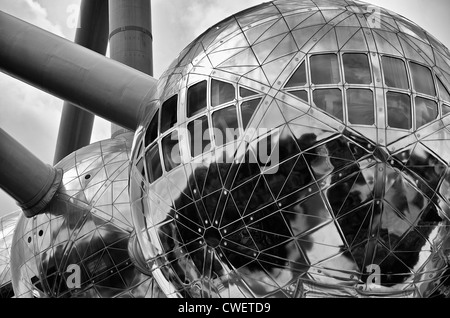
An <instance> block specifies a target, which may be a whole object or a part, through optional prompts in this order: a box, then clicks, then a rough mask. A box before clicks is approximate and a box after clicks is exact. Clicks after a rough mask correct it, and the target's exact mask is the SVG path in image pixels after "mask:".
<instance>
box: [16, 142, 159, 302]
mask: <svg viewBox="0 0 450 318" xmlns="http://www.w3.org/2000/svg"><path fill="white" fill-rule="evenodd" d="M132 136H133V134H127V135H122V136H120V137H117V138H115V139H110V140H105V141H101V142H97V143H95V144H92V145H89V146H87V147H85V148H82V149H80V150H78V151H76V152H74V153H73V154H72V155H69V156H68V157H66V158H65V159H63V160H62V161H61V162H59V163H58V164H57V165H56V168H61V169H63V170H64V175H63V181H62V187H61V188H60V189H59V190H58V192H57V193H56V195H55V197H54V199H53V200H52V201H51V202H50V204H49V205H48V206H47V208H46V211H45V213H44V214H40V215H38V216H35V217H33V218H30V219H27V218H25V217H24V216H21V217H20V219H19V221H18V224H17V226H16V230H15V233H14V238H13V243H12V247H11V250H12V256H11V269H12V270H11V271H12V282H13V287H14V292H15V294H16V297H39V298H40V297H55V298H67V297H105V298H106V297H107V298H110V297H160V296H164V294H162V293H160V290H159V288H158V287H157V285H156V284H155V283H154V279H153V278H152V277H151V276H148V275H144V274H142V273H141V272H140V271H139V270H138V268H137V267H136V264H135V263H133V261H134V260H135V258H134V257H133V254H134V253H133V251H135V248H136V247H135V246H133V242H134V238H135V234H134V231H133V224H132V220H131V214H130V200H129V196H128V173H129V160H130V157H129V155H130V151H131V141H132ZM130 252H131V253H130Z"/></svg>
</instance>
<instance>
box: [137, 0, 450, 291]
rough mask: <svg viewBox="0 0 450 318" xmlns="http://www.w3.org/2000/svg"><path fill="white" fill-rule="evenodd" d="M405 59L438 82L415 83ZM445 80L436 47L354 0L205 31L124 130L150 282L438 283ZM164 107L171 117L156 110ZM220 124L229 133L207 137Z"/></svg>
mask: <svg viewBox="0 0 450 318" xmlns="http://www.w3.org/2000/svg"><path fill="white" fill-rule="evenodd" d="M347 54H353V62H352V63H351V64H352V65H349V64H348V63H347V62H346V61H348V58H349V57H352V56H350V55H347ZM364 56H365V57H364ZM356 60H358V61H360V62H357V61H356ZM392 61H393V62H392ZM415 64H417V65H420V66H421V67H423V68H422V69H421V71H420V72H422V73H427V72H428V73H430V74H431V77H428V79H425V78H424V82H421V81H420V80H419V81H417V76H416V77H415V78H414V74H415V73H417V70H414V69H411V65H415ZM400 66H401V67H403V68H404V70H405V72H404V74H405V76H404V77H403V78H400V77H398V76H397V77H395V76H390V75H391V74H394V75H395V74H397V75H398V74H400V73H399V67H400ZM413 67H414V66H413ZM297 70H299V71H298V72H297ZM430 79H431V81H430ZM218 82H219V83H218ZM218 84H219V85H218ZM430 84H432V85H434V86H435V88H436V89H434V90H433V89H430V88H431V86H430ZM231 86H232V88H231ZM218 87H222V91H221V90H220V89H218ZM416 88H419V89H416ZM449 88H450V53H449V51H448V49H447V48H445V47H444V46H443V45H442V44H440V43H439V42H438V41H437V40H436V39H434V38H433V37H432V36H431V35H430V34H428V33H426V32H425V31H423V30H422V29H421V28H420V27H418V26H416V25H415V24H413V23H412V22H410V21H408V20H406V19H405V18H403V17H401V16H399V15H397V14H395V13H393V12H390V11H386V10H384V9H379V10H378V9H377V10H375V7H373V6H371V7H368V6H367V4H364V3H361V2H357V1H351V2H350V1H342V0H338V1H332V2H330V1H325V0H311V1H274V2H270V3H264V4H262V5H259V6H256V7H254V8H252V9H249V10H246V11H244V12H242V13H238V14H236V15H234V16H232V17H230V18H228V19H225V20H224V21H222V22H220V23H218V24H217V25H215V26H213V27H212V28H210V29H209V30H208V31H206V32H205V33H204V34H202V35H201V36H200V37H198V38H197V39H196V40H195V41H193V42H192V43H191V44H190V45H189V46H188V47H187V48H186V49H185V50H184V51H183V52H182V53H181V54H180V56H179V57H178V58H177V59H176V60H175V61H174V62H173V63H172V64H171V66H170V67H169V69H168V70H167V71H166V72H165V73H164V74H163V75H162V77H161V78H160V80H159V82H158V97H159V99H158V100H155V101H154V102H153V103H152V107H149V108H148V109H147V113H146V114H145V116H144V117H143V118H142V120H141V124H140V126H139V127H138V129H137V131H136V135H135V142H134V148H133V156H132V160H133V165H132V170H131V177H130V191H131V197H132V199H131V201H132V210H133V218H134V224H135V228H136V232H137V234H138V241H139V244H140V246H141V247H142V250H143V254H144V260H145V261H146V262H147V265H148V266H149V267H150V268H151V269H152V272H153V275H154V277H155V279H156V280H157V281H158V284H159V286H160V287H161V288H162V290H163V291H164V292H165V294H166V295H167V296H168V297H431V296H436V295H440V294H441V292H442V290H445V289H446V288H447V290H448V283H447V285H446V286H447V287H445V286H444V284H445V281H446V277H447V273H448V247H447V246H448V242H449V240H448V239H449V236H450V232H449V225H450V223H449V222H450V214H449V213H450V201H449V195H448V193H449V192H448V191H449V189H450V186H449V175H450V172H449V171H450V169H449V164H450V161H449V160H450V159H449V158H450V156H449V155H450V154H449V150H448V149H449V140H450V138H449V137H450V134H449V127H450V126H449V125H450V117H449V116H448V113H449V112H448V110H447V111H443V110H444V109H446V107H448V106H450V104H449V101H448V99H449V98H448V96H449V94H448V90H449ZM444 90H445V91H444ZM232 91H234V93H232ZM230 92H231V93H230ZM291 92H301V93H295V94H293V93H291ZM217 94H219V97H218V96H217ZM221 94H223V96H222V97H223V98H220V95H221ZM233 96H234V97H233ZM399 96H400V97H402V98H399ZM419 97H420V98H419ZM172 99H173V100H176V101H177V103H178V107H177V114H176V118H173V117H170V116H169V117H168V116H162V115H161V114H163V113H164V107H165V105H171V103H169V102H168V101H169V100H172ZM403 100H408V103H406V104H399V103H400V102H402V101H403ZM423 100H426V101H427V103H428V104H427V105H428V106H425V107H424V106H423V105H422V104H421V102H423ZM434 105H437V107H438V108H437V110H436V108H435V107H434ZM405 110H407V111H408V113H406V111H405ZM400 115H402V116H403V115H407V116H406V117H405V118H406V119H403V120H400V119H399V118H400V117H399V116H400ZM208 128H209V129H208ZM213 128H215V129H214V130H213ZM226 128H237V130H234V129H233V130H232V132H234V133H235V135H233V138H229V139H218V138H217V136H218V135H220V134H219V133H220V132H223V131H224V130H226ZM189 132H191V133H192V134H189ZM173 136H175V137H176V138H172V137H173ZM167 140H171V141H172V143H168V142H167ZM224 140H225V142H224ZM264 143H269V144H270V145H271V148H270V150H269V151H268V153H267V155H266V156H264V153H263V154H262V156H261V153H259V150H260V149H262V148H264ZM251 159H253V161H252V160H251ZM255 159H258V160H255ZM176 161H178V162H177V164H174V163H175V162H176ZM447 294H448V292H447Z"/></svg>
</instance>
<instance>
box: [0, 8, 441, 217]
mask: <svg viewBox="0 0 450 318" xmlns="http://www.w3.org/2000/svg"><path fill="white" fill-rule="evenodd" d="M80 2H81V0H0V10H2V11H5V12H7V13H9V14H12V15H14V16H16V17H18V18H20V19H23V20H25V21H27V22H29V23H32V24H35V25H37V26H39V27H41V28H44V29H46V30H48V31H50V32H53V33H56V34H58V35H60V36H63V37H65V38H67V39H69V40H73V39H74V36H75V31H76V29H75V28H74V24H73V21H74V19H73V13H74V10H73V9H74V8H76V7H77V6H78V7H79V4H80ZM262 2H267V1H259V0H226V1H223V0H152V15H153V22H152V23H153V39H154V42H153V49H154V76H155V77H156V78H158V77H159V76H160V75H161V74H162V72H164V70H165V68H166V67H167V66H168V65H169V64H170V63H171V62H172V60H173V59H174V58H176V57H177V55H178V54H179V53H180V51H181V50H182V49H183V48H184V47H185V46H186V45H187V44H189V43H190V42H191V41H192V40H194V39H195V37H197V36H198V35H200V34H201V33H202V32H203V31H205V30H206V29H207V28H208V27H210V26H212V25H213V24H215V23H217V22H219V21H220V20H222V19H224V18H226V17H228V16H229V15H231V14H234V13H236V12H239V11H241V10H243V9H245V8H248V7H251V6H253V5H256V4H259V3H262ZM366 2H370V3H372V4H374V5H379V6H381V7H385V8H387V9H390V10H392V11H394V12H397V13H399V14H401V15H403V16H405V17H407V18H409V19H410V20H412V21H414V22H416V23H417V24H419V25H420V26H421V27H422V28H424V29H425V30H427V31H428V32H430V33H431V34H433V35H434V36H435V37H436V38H438V39H439V40H440V41H441V42H443V43H444V44H445V45H446V46H447V47H450V32H449V31H448V30H449V24H450V23H449V20H448V14H449V13H450V1H448V0H368V1H366ZM0 49H1V48H0ZM0 87H1V94H0V127H1V128H2V129H4V130H5V131H6V132H7V133H9V134H10V135H12V136H13V137H14V138H15V139H16V140H18V141H19V142H20V143H22V144H23V145H24V146H25V147H27V148H28V149H29V150H30V151H31V152H33V153H34V154H35V155H36V156H37V157H38V158H40V159H41V160H42V161H44V162H46V163H49V164H51V163H52V162H53V155H54V151H55V145H56V138H57V133H58V126H59V121H60V117H61V110H62V105H63V102H62V101H61V100H59V99H57V98H54V97H52V96H51V95H48V94H46V93H43V92H41V91H39V90H37V89H35V88H33V87H31V86H28V85H26V84H23V83H22V82H19V81H17V80H15V79H13V78H11V77H9V76H7V75H4V74H2V73H0ZM109 133H110V125H109V123H107V122H106V121H104V120H101V119H98V118H97V119H96V121H95V124H94V132H93V136H92V142H95V141H98V140H103V139H107V138H109V136H110V135H109ZM0 151H1V150H0ZM16 209H17V206H16V204H15V202H14V201H13V200H11V199H10V198H9V197H8V196H7V195H6V194H5V193H4V192H2V191H1V190H0V216H2V215H5V214H7V213H9V212H12V211H14V210H16Z"/></svg>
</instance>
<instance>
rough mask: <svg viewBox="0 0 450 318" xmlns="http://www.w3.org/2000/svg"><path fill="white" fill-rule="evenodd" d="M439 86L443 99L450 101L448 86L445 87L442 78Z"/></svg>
mask: <svg viewBox="0 0 450 318" xmlns="http://www.w3.org/2000/svg"><path fill="white" fill-rule="evenodd" d="M437 82H438V87H439V94H440V97H441V99H442V100H444V101H446V102H450V93H449V92H448V90H447V88H445V86H444V84H442V82H441V80H440V79H439V78H438V80H437Z"/></svg>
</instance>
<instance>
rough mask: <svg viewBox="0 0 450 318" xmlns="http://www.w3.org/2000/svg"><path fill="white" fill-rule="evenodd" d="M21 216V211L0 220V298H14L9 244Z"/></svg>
mask: <svg viewBox="0 0 450 318" xmlns="http://www.w3.org/2000/svg"><path fill="white" fill-rule="evenodd" d="M21 214H22V211H20V210H19V211H16V212H13V213H10V214H8V215H5V216H4V217H2V218H0V298H11V297H13V296H14V291H13V288H12V284H11V263H10V260H11V244H12V239H13V235H14V229H15V227H16V224H17V222H18V220H19V217H20V215H21Z"/></svg>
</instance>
